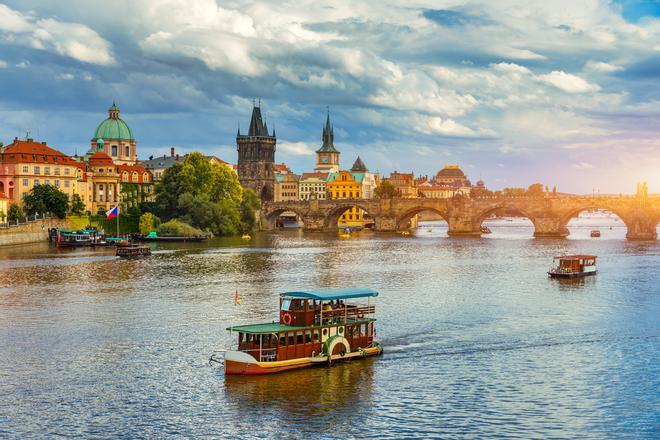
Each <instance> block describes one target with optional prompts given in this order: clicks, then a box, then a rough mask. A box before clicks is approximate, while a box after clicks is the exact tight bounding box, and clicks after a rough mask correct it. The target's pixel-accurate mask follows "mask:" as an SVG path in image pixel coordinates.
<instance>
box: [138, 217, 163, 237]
mask: <svg viewBox="0 0 660 440" xmlns="http://www.w3.org/2000/svg"><path fill="white" fill-rule="evenodd" d="M159 224H160V219H159V218H158V217H156V216H155V215H153V214H152V213H150V212H145V213H144V214H142V215H141V216H140V234H143V235H144V234H148V233H149V232H151V231H155V230H156V229H157V228H158V225H159Z"/></svg>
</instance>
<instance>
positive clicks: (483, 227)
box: [481, 226, 493, 234]
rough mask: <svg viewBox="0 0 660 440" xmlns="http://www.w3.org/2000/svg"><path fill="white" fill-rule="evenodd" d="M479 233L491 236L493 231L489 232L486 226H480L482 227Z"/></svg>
mask: <svg viewBox="0 0 660 440" xmlns="http://www.w3.org/2000/svg"><path fill="white" fill-rule="evenodd" d="M481 233H482V234H492V233H493V231H491V230H490V228H489V227H488V226H482V227H481Z"/></svg>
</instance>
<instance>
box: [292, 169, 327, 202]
mask: <svg viewBox="0 0 660 440" xmlns="http://www.w3.org/2000/svg"><path fill="white" fill-rule="evenodd" d="M328 175H329V173H322V172H314V173H303V175H302V176H301V177H300V184H299V194H300V200H314V199H316V200H325V198H326V187H325V184H326V181H327V180H328Z"/></svg>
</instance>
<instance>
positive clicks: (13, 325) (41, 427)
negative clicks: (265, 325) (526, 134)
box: [0, 218, 660, 439]
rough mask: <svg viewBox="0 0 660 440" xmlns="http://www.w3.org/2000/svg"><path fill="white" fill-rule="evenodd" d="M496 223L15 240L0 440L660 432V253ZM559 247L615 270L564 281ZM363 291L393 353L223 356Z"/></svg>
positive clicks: (602, 224) (3, 343)
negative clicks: (348, 232)
mask: <svg viewBox="0 0 660 440" xmlns="http://www.w3.org/2000/svg"><path fill="white" fill-rule="evenodd" d="M487 224H488V225H489V227H491V229H492V230H493V233H492V234H490V235H488V236H485V237H484V238H480V239H454V238H448V237H446V227H445V226H443V224H442V223H436V222H428V223H425V224H424V225H423V226H422V227H420V228H419V229H418V230H417V232H416V234H414V236H411V237H402V236H397V235H387V234H374V233H369V232H362V233H360V234H358V235H357V236H354V237H352V238H350V239H341V238H338V237H337V236H336V235H334V234H318V233H309V234H305V233H303V232H301V231H298V230H281V231H278V232H275V233H270V234H266V233H264V234H257V235H256V236H255V237H254V238H253V239H252V240H251V241H249V242H245V241H242V240H240V239H236V238H225V239H214V240H212V241H211V242H208V243H202V244H179V245H172V244H170V245H161V246H157V247H155V248H154V249H155V251H154V255H153V256H152V257H151V258H148V259H143V260H132V261H120V260H118V259H116V258H115V257H114V256H113V254H112V251H111V250H100V251H90V250H85V249H77V250H58V249H56V248H54V247H49V246H48V244H46V243H39V244H35V245H30V246H23V247H12V248H4V249H0V437H11V438H28V437H50V436H56V435H62V436H84V437H103V438H107V437H122V438H136V437H158V438H162V437H177V438H178V437H182V436H183V437H192V436H210V437H218V438H283V437H290V438H319V437H321V438H341V439H344V438H356V437H359V438H362V437H371V438H412V437H418V438H432V437H449V438H452V437H453V438H464V437H481V438H485V437H486V438H492V437H522V438H539V437H544V438H550V437H559V438H624V437H625V438H653V437H655V438H657V436H658V430H659V429H660V428H659V427H660V411H659V408H660V395H659V393H658V390H659V389H660V320H659V317H660V244H659V243H658V242H644V243H642V242H628V241H626V240H624V239H623V237H624V236H625V227H623V225H622V224H621V223H620V222H617V221H616V219H611V218H600V219H580V220H578V221H577V223H573V224H572V232H573V235H572V236H571V237H570V238H569V239H566V240H535V239H533V238H532V233H533V229H532V227H531V225H529V224H528V223H526V222H523V221H520V220H518V219H513V220H511V221H507V220H499V221H489V222H488V223H487ZM595 227H599V228H600V229H601V230H602V232H603V236H602V237H601V238H600V239H591V238H589V234H588V231H589V230H590V229H591V228H595ZM610 227H611V229H610ZM562 253H593V254H596V255H598V256H599V260H598V268H599V274H598V275H597V276H595V277H591V278H589V279H583V280H579V281H574V282H562V281H558V280H552V279H548V277H547V275H546V270H547V269H548V266H549V264H550V263H551V260H552V257H553V256H554V255H556V254H562ZM351 286H364V287H371V288H375V289H377V290H378V291H379V292H380V296H379V297H378V298H377V299H376V304H377V308H376V310H377V316H378V318H379V322H378V324H377V329H378V337H379V339H380V342H381V343H382V345H383V347H384V350H385V351H384V355H383V356H380V357H377V358H371V359H366V360H360V361H353V362H350V363H346V364H339V365H337V366H334V367H332V368H326V367H320V368H313V369H307V370H301V371H296V372H289V373H284V374H279V375H274V376H264V377H237V376H234V377H225V376H224V374H223V370H222V367H221V366H211V365H209V363H208V359H209V356H210V355H211V354H212V352H213V351H214V350H217V349H220V348H223V347H226V345H227V344H228V343H229V339H228V338H229V335H228V333H227V332H226V331H225V330H224V329H225V327H227V326H228V325H232V324H245V323H250V322H259V321H262V322H264V321H270V320H272V319H274V318H275V317H276V309H277V305H278V299H277V298H278V297H277V295H278V293H279V292H281V291H285V290H290V289H305V288H332V287H351ZM236 290H238V292H239V296H240V298H241V303H242V304H241V305H234V293H235V291H236Z"/></svg>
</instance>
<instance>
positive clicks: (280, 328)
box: [227, 322, 307, 334]
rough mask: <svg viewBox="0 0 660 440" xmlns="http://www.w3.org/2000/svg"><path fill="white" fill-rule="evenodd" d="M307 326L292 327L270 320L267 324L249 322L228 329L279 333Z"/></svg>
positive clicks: (252, 332)
mask: <svg viewBox="0 0 660 440" xmlns="http://www.w3.org/2000/svg"><path fill="white" fill-rule="evenodd" d="M305 328H307V327H292V326H290V325H284V324H280V323H279V322H269V323H265V324H247V325H234V326H232V327H227V330H230V331H233V332H241V333H251V334H255V333H256V334H263V333H277V332H290V331H295V330H302V329H305Z"/></svg>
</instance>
